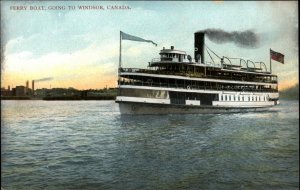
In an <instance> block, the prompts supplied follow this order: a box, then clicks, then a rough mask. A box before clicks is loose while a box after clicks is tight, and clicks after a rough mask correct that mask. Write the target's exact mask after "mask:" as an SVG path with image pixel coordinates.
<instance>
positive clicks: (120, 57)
mask: <svg viewBox="0 0 300 190" xmlns="http://www.w3.org/2000/svg"><path fill="white" fill-rule="evenodd" d="M121 67H122V31H120V50H119V69H118V73H119V74H120V68H121Z"/></svg>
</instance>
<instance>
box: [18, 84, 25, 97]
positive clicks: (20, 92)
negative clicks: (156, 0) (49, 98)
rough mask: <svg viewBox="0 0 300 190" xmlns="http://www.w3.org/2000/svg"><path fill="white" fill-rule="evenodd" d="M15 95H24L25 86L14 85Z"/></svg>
mask: <svg viewBox="0 0 300 190" xmlns="http://www.w3.org/2000/svg"><path fill="white" fill-rule="evenodd" d="M16 96H25V86H16Z"/></svg>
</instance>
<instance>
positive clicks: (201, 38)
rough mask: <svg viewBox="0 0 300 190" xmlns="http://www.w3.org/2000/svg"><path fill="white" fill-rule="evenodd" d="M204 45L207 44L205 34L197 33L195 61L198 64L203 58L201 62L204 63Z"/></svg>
mask: <svg viewBox="0 0 300 190" xmlns="http://www.w3.org/2000/svg"><path fill="white" fill-rule="evenodd" d="M204 43H205V33H204V32H196V33H195V60H196V62H198V61H199V60H200V58H201V62H202V63H204Z"/></svg>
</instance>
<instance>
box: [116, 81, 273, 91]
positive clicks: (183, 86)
mask: <svg viewBox="0 0 300 190" xmlns="http://www.w3.org/2000/svg"><path fill="white" fill-rule="evenodd" d="M119 85H133V86H149V87H162V88H177V89H187V90H221V91H239V92H278V90H276V89H271V88H263V89H255V88H249V87H242V88H236V87H233V86H225V87H224V86H223V87H221V86H218V87H216V86H200V85H192V84H170V83H157V82H126V81H119Z"/></svg>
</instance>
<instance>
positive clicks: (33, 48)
mask: <svg viewBox="0 0 300 190" xmlns="http://www.w3.org/2000/svg"><path fill="white" fill-rule="evenodd" d="M84 5H85V6H103V8H104V10H99V9H98V10H80V9H79V6H84ZM114 5H117V6H122V5H123V6H129V7H130V9H124V10H116V9H114V10H112V9H107V6H108V7H111V6H114ZM16 6H19V8H20V6H23V7H26V10H16ZM41 6H43V8H44V10H30V8H41ZM69 6H70V7H74V8H75V9H69ZM55 8H56V10H55ZM57 8H58V9H60V10H57ZM63 8H64V9H63ZM211 28H213V29H222V30H225V31H228V32H232V31H246V30H251V31H254V32H255V33H257V34H258V36H259V39H260V44H259V47H256V48H242V47H240V46H237V45H236V44H234V43H231V42H228V43H221V44H220V43H219V44H217V43H215V42H212V41H210V40H209V39H207V38H206V40H205V43H206V45H207V46H208V47H209V48H210V49H212V50H213V51H214V52H215V53H217V54H218V55H220V56H227V57H239V58H243V59H246V60H248V59H249V60H252V61H255V62H256V61H262V62H264V63H265V64H266V66H267V67H268V68H269V64H270V63H269V62H270V53H269V51H270V48H271V49H272V50H274V51H277V52H280V53H282V54H284V55H285V64H281V63H279V62H276V61H272V72H273V74H276V75H278V80H279V89H284V88H287V87H291V86H293V85H295V84H297V83H298V80H299V77H298V68H299V62H298V59H299V58H298V57H299V54H298V51H299V50H298V2H297V1H275V2H271V1H270V2H268V1H264V2H256V1H249V2H238V1H229V2H226V1H204V2H203V1H202V2H197V1H187V2H184V1H173V2H169V1H167V2H166V1H150V2H146V1H131V2H126V1H104V2H101V1H59V2H55V1H37V2H32V1H15V2H11V1H1V56H2V61H1V87H5V88H7V86H8V85H10V86H11V87H15V86H17V85H24V86H25V83H26V80H29V83H30V84H31V80H39V79H45V78H46V79H47V80H40V82H37V83H36V84H35V88H50V87H52V88H55V87H63V88H68V87H74V88H77V89H91V88H92V89H100V88H104V87H116V86H117V68H118V61H119V46H120V31H123V32H125V33H127V34H130V35H134V36H138V37H141V38H144V39H147V40H152V41H154V42H155V43H157V44H158V46H154V45H153V44H151V43H143V42H135V41H128V40H122V66H123V67H131V68H147V65H148V62H149V61H151V60H152V59H153V58H158V57H159V54H158V53H159V51H160V50H161V49H162V48H163V47H166V48H169V47H170V46H171V45H173V46H175V49H179V50H183V51H186V52H187V54H189V55H191V56H192V57H193V55H194V52H193V50H194V33H195V32H196V31H199V30H205V29H211ZM206 57H207V58H208V56H206ZM208 61H209V60H208Z"/></svg>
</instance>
